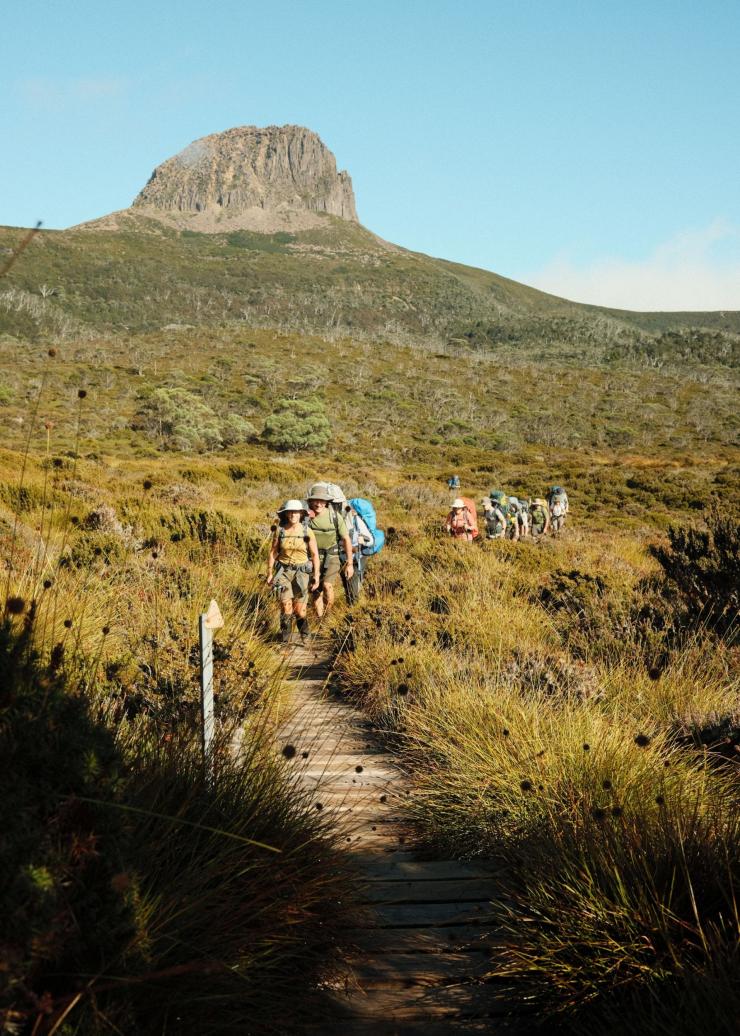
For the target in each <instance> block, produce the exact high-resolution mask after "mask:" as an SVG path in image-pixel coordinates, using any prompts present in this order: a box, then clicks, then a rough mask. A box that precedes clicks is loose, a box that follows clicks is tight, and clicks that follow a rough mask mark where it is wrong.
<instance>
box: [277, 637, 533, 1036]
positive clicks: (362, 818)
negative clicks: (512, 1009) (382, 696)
mask: <svg viewBox="0 0 740 1036" xmlns="http://www.w3.org/2000/svg"><path fill="white" fill-rule="evenodd" d="M289 665H290V672H289V678H290V679H291V680H292V682H293V696H292V705H293V708H294V711H293V712H292V714H291V716H290V718H289V720H288V721H287V722H285V723H284V724H283V725H282V726H281V728H280V731H279V735H278V740H279V744H280V748H281V750H282V749H286V748H287V754H288V755H289V756H292V759H293V761H292V765H293V766H295V767H296V770H297V773H298V775H299V779H300V781H301V783H302V784H304V786H306V787H308V788H310V789H311V790H312V791H313V793H314V795H315V801H316V802H317V803H320V804H321V808H323V809H327V810H331V811H332V812H333V814H334V816H335V817H336V818H337V821H338V823H339V824H340V826H341V830H342V833H343V837H344V839H345V841H346V846H347V851H348V852H349V853H351V854H352V855H353V856H354V857H355V859H356V861H357V863H358V865H359V867H360V869H361V872H362V873H363V875H364V877H365V878H366V900H367V906H366V920H365V922H364V924H363V925H362V927H360V928H358V929H357V930H356V931H355V932H354V945H355V952H354V953H353V955H352V958H351V960H350V961H349V963H350V965H351V968H352V977H351V978H350V979H349V980H348V982H347V988H346V990H343V991H337V992H336V993H335V994H334V995H335V998H336V1004H337V1020H336V1021H335V1022H333V1023H332V1024H331V1025H328V1026H327V1025H322V1026H321V1032H322V1034H324V1033H326V1036H330V1034H337V1036H338V1034H339V1033H342V1034H343V1036H344V1034H346V1036H354V1034H357V1036H365V1034H367V1036H371V1034H372V1036H392V1034H398V1036H401V1034H406V1033H421V1032H423V1033H424V1034H425V1036H436V1034H438V1033H439V1034H442V1033H462V1034H465V1033H474V1032H476V1033H477V1032H484V1031H485V1032H488V1033H493V1032H505V1033H511V1032H513V1031H514V1030H513V1029H511V1028H509V1027H507V1026H506V1024H505V1022H504V1020H503V1019H502V1018H501V1017H500V1011H499V1017H496V1018H495V1019H494V1018H493V1017H492V1014H491V1012H492V1011H493V1010H495V1008H494V1007H493V1003H492V1000H493V998H492V996H491V992H490V989H487V988H486V987H485V986H483V985H481V982H480V979H481V976H482V975H483V974H484V973H485V971H486V969H487V966H488V958H489V952H488V949H487V947H488V946H489V945H490V942H489V943H487V941H486V935H485V927H484V925H485V920H486V916H487V913H488V909H489V902H490V899H491V896H492V895H493V891H494V890H493V880H492V877H491V875H490V873H489V872H487V871H486V869H485V868H484V867H480V866H475V865H472V864H464V863H459V862H457V861H451V860H423V859H420V858H419V857H418V856H417V854H416V853H415V852H414V850H413V848H412V846H411V842H412V838H411V834H412V832H410V831H409V829H408V828H407V827H406V826H405V825H404V821H403V819H402V817H401V815H400V813H401V811H400V809H399V805H400V803H401V802H402V801H403V799H404V798H405V797H406V796H407V795H409V794H413V786H412V784H411V782H410V780H409V778H408V777H407V776H406V775H405V774H403V773H402V772H401V771H400V770H399V768H398V766H397V765H396V762H395V759H394V756H393V755H391V754H390V753H389V752H387V751H385V750H384V749H383V748H382V747H381V746H380V744H379V742H378V740H377V739H376V738H375V736H374V734H373V731H372V728H371V725H370V724H369V722H368V720H367V718H366V717H365V716H363V715H362V713H360V712H359V711H357V710H356V709H354V708H352V707H351V706H350V705H348V704H346V703H345V702H343V701H342V700H341V699H340V698H339V697H338V696H337V695H335V694H333V693H332V692H331V690H329V689H328V688H327V680H328V676H329V672H330V669H329V662H328V659H327V656H326V653H325V652H322V649H321V648H317V650H316V651H315V652H314V651H313V650H307V649H306V648H303V647H294V648H292V649H291V651H290V655H289ZM288 746H290V747H288ZM293 750H294V751H295V754H294V755H293Z"/></svg>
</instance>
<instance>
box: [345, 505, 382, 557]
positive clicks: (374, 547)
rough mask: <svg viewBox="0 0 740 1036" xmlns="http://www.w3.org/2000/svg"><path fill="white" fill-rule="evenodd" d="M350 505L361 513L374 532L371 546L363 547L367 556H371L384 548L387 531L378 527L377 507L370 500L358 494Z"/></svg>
mask: <svg viewBox="0 0 740 1036" xmlns="http://www.w3.org/2000/svg"><path fill="white" fill-rule="evenodd" d="M349 503H350V506H351V507H354V509H355V511H357V513H358V514H359V516H360V518H362V520H363V521H364V523H365V525H367V527H368V529H369V530H370V532H371V533H372V536H373V542H372V544H371V545H370V546H367V547H363V548H362V553H363V554H364V556H365V557H370V556H371V555H372V554H377V553H378V552H379V551H381V550H382V549H383V544H384V543H385V533H384V532H383V530H382V529H379V528H378V524H377V522H378V519H377V518H376V517H375V508H374V507H373V505H372V504H371V503H370V501H369V500H363V499H362V497H360V496H356V497H354V498H353V499H352V500H350V502H349Z"/></svg>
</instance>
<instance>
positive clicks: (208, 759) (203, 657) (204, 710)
mask: <svg viewBox="0 0 740 1036" xmlns="http://www.w3.org/2000/svg"><path fill="white" fill-rule="evenodd" d="M223 624H224V620H223V617H222V615H221V611H220V609H219V607H218V605H217V604H216V602H215V601H211V603H210V605H209V606H208V611H207V612H204V613H203V614H202V615H201V616H200V620H199V623H198V628H199V632H200V711H201V722H202V726H201V731H202V745H203V764H204V766H205V769H206V774H207V775H208V776H209V778H210V777H211V776H212V773H213V735H214V730H215V722H214V716H213V631H214V630H218V629H221V627H222V626H223Z"/></svg>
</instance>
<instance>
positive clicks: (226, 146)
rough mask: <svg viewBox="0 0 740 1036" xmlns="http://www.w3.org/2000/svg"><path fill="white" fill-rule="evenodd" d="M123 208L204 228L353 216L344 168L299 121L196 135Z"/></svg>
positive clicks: (269, 226) (293, 225) (268, 226)
mask: <svg viewBox="0 0 740 1036" xmlns="http://www.w3.org/2000/svg"><path fill="white" fill-rule="evenodd" d="M130 211H132V212H139V213H141V214H142V215H148V216H154V217H155V218H163V219H165V221H167V222H173V223H176V224H178V225H187V226H189V227H192V228H193V229H195V230H203V231H206V232H207V231H209V230H210V231H215V230H222V229H225V228H226V227H237V226H238V227H243V228H245V229H251V230H258V231H262V232H269V231H271V230H277V229H284V228H285V229H306V228H308V227H310V226H313V225H316V224H317V223H320V222H321V214H323V213H328V214H330V215H333V216H338V217H339V218H340V219H344V220H348V221H350V222H354V223H356V222H357V221H358V220H357V212H356V210H355V197H354V192H353V190H352V180H351V179H350V176H349V173H346V172H338V171H337V164H336V160H335V158H334V155H333V154H332V153H331V151H330V150H329V149H328V148H327V147H326V146H325V144H324V143H323V142H322V141H321V139H320V138H319V137H318V136H317V134H316V133H313V132H312V131H311V130H309V129H305V128H304V127H303V126H268V127H266V128H265V129H259V128H258V127H256V126H239V127H236V128H235V129H230V130H226V131H225V132H224V133H212V134H210V135H209V136H207V137H201V138H200V140H196V141H194V143H192V144H190V145H189V147H186V148H185V150H184V151H181V152H180V154H178V155H175V156H174V157H173V158H169V159H167V161H166V162H163V163H162V164H161V165H160V166H157V168H156V169H155V170H154V172H153V173H152V175H151V177H150V179H149V182H148V183H147V185H146V187H144V189H143V190H142V191H141V192H140V194H139V195H138V196H137V197H136V199H135V200H134V203H133V205H132V208H131V210H130Z"/></svg>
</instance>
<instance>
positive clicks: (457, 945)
mask: <svg viewBox="0 0 740 1036" xmlns="http://www.w3.org/2000/svg"><path fill="white" fill-rule="evenodd" d="M350 937H351V942H352V943H353V945H354V946H355V947H356V948H357V950H362V951H363V952H366V953H382V954H387V953H440V952H444V951H445V950H449V949H451V948H454V949H455V950H462V949H478V950H480V949H482V948H483V949H485V948H486V947H489V946H496V945H497V943H500V942H501V941H502V940H501V939H500V938H498V936H497V935H496V933H495V932H494V931H492V930H490V929H488V928H485V927H481V926H478V925H469V924H459V925H444V926H436V925H428V926H426V927H421V926H419V927H414V928H354V929H351V930H350Z"/></svg>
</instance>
